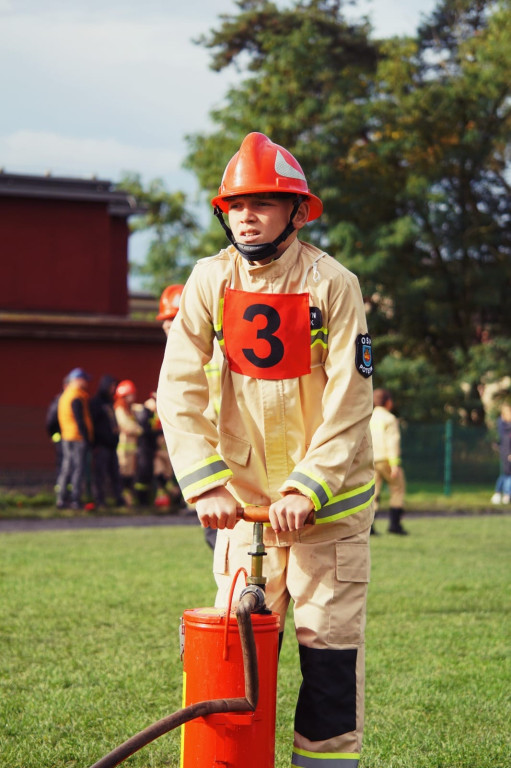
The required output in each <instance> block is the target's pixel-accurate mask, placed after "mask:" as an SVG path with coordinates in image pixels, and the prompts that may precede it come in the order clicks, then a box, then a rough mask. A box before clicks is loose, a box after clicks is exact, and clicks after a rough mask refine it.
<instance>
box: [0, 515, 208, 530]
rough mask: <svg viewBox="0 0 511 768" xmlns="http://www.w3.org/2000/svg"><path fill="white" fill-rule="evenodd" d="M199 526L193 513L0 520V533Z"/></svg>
mask: <svg viewBox="0 0 511 768" xmlns="http://www.w3.org/2000/svg"><path fill="white" fill-rule="evenodd" d="M158 525H160V526H161V525H199V520H198V518H197V515H196V513H195V512H193V513H187V514H184V515H94V516H92V515H91V516H90V517H50V518H45V519H41V518H21V517H20V518H9V519H0V533H21V532H25V531H76V530H78V529H81V528H126V527H129V526H158Z"/></svg>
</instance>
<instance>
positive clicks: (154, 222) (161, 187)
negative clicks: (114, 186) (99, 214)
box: [119, 174, 199, 296]
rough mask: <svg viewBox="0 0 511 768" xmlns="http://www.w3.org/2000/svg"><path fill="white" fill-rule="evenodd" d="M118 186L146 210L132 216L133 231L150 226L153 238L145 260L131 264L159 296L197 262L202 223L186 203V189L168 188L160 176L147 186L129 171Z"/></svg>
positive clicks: (134, 271) (149, 287)
mask: <svg viewBox="0 0 511 768" xmlns="http://www.w3.org/2000/svg"><path fill="white" fill-rule="evenodd" d="M119 187H120V188H121V189H123V190H125V191H127V192H130V193H131V194H132V195H133V197H134V198H135V199H136V201H137V204H138V206H139V208H140V209H141V210H142V211H143V213H141V214H140V215H138V216H135V217H133V219H132V222H131V225H130V226H131V229H132V231H134V232H138V231H144V230H148V231H149V232H151V235H152V240H151V242H150V245H149V249H148V252H147V257H146V260H145V262H144V263H143V264H131V265H130V268H131V269H132V271H133V273H134V274H136V275H139V276H141V277H142V278H143V279H144V285H145V287H146V288H147V289H148V290H150V291H152V292H153V293H154V294H155V295H156V296H159V295H160V294H161V292H162V291H163V289H164V288H165V286H167V285H169V284H170V283H183V282H184V281H185V280H186V278H187V277H188V275H189V274H190V270H191V268H192V266H193V263H194V257H195V250H194V249H195V247H196V241H197V237H198V232H199V227H198V224H197V222H196V221H195V219H194V217H193V216H192V215H191V213H190V212H189V211H188V209H187V207H186V196H185V194H184V193H183V192H179V191H177V192H169V191H168V190H167V189H166V187H165V184H164V182H163V181H162V180H161V179H154V180H152V181H150V182H149V183H148V184H147V186H145V187H144V185H143V184H142V181H141V177H140V175H138V174H127V175H125V176H124V177H123V178H122V179H121V181H120V182H119Z"/></svg>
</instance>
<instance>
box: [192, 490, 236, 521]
mask: <svg viewBox="0 0 511 768" xmlns="http://www.w3.org/2000/svg"><path fill="white" fill-rule="evenodd" d="M195 508H196V510H197V515H198V516H199V520H200V524H201V525H202V527H203V528H213V529H215V528H220V529H222V528H234V526H235V525H236V510H237V508H238V502H237V501H236V499H235V498H234V496H232V495H231V494H230V493H229V491H228V490H227V488H224V487H223V486H221V487H220V488H212V489H211V490H210V491H206V493H203V494H202V496H200V497H199V498H198V499H197V501H196V502H195Z"/></svg>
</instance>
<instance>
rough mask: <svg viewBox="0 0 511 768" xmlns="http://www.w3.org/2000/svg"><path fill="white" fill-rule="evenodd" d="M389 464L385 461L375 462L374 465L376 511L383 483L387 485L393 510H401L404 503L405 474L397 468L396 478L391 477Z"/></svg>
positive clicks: (400, 468) (401, 469)
mask: <svg viewBox="0 0 511 768" xmlns="http://www.w3.org/2000/svg"><path fill="white" fill-rule="evenodd" d="M390 471H391V470H390V464H389V462H388V461H387V460H386V459H385V460H384V461H375V463H374V480H375V484H374V493H375V499H376V508H377V509H378V500H379V498H380V493H381V489H382V485H383V483H384V482H385V483H387V485H388V487H389V493H390V506H391V507H393V508H395V509H402V507H403V505H404V503H405V491H406V483H405V473H404V472H403V468H402V467H399V473H398V475H397V477H394V478H393V477H391V475H390Z"/></svg>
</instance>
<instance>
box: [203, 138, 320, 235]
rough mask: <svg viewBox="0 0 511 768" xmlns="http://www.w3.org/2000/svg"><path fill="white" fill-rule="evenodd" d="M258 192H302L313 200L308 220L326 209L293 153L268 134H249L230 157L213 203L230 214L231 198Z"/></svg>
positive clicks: (301, 193) (315, 217) (309, 199)
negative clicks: (229, 203)
mask: <svg viewBox="0 0 511 768" xmlns="http://www.w3.org/2000/svg"><path fill="white" fill-rule="evenodd" d="M258 192H277V193H278V192H282V193H286V194H289V193H291V194H293V193H294V194H297V195H302V196H303V197H304V198H305V199H306V200H307V201H308V203H309V218H308V221H313V220H314V219H317V218H318V216H321V213H322V211H323V203H322V202H321V200H320V199H319V197H316V195H313V194H312V193H311V192H309V187H308V186H307V180H306V178H305V174H304V172H303V171H302V168H301V166H300V164H299V162H298V161H297V160H296V158H295V157H293V155H292V154H291V152H288V150H287V149H284V147H281V146H280V145H279V144H274V143H273V141H271V140H270V139H269V138H268V137H267V136H265V135H264V133H249V134H248V136H245V138H244V139H243V142H242V144H241V147H240V148H239V151H238V152H236V154H235V155H234V156H233V157H232V158H231V159H230V160H229V162H228V164H227V167H226V169H225V171H224V175H223V178H222V183H221V184H220V187H219V189H218V195H217V196H216V197H214V198H213V199H212V200H211V204H212V205H213V207H215V208H216V207H217V206H218V208H220V210H221V211H223V212H224V213H228V206H227V202H226V201H227V199H228V198H229V197H234V196H235V195H250V194H252V195H253V194H257V193H258Z"/></svg>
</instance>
